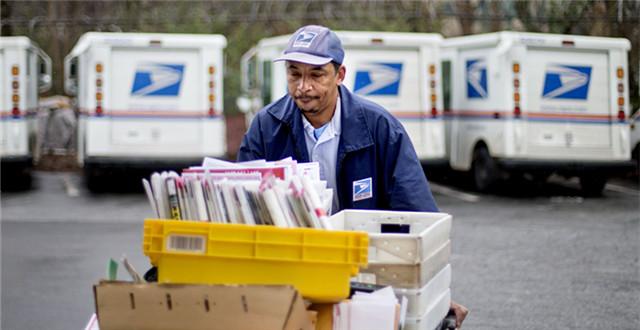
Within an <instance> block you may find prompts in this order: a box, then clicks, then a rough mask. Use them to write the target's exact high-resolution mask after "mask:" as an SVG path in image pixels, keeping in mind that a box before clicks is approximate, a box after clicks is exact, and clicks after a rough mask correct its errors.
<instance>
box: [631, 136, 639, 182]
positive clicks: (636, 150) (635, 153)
mask: <svg viewBox="0 0 640 330" xmlns="http://www.w3.org/2000/svg"><path fill="white" fill-rule="evenodd" d="M631 159H633V160H634V161H635V163H636V164H635V165H636V168H635V171H634V173H633V175H634V176H640V143H639V144H637V145H636V147H635V148H634V149H633V152H631Z"/></svg>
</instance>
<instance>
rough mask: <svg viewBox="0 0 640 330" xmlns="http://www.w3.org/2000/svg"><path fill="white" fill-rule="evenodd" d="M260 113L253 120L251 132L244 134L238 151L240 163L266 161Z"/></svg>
mask: <svg viewBox="0 0 640 330" xmlns="http://www.w3.org/2000/svg"><path fill="white" fill-rule="evenodd" d="M260 121H261V119H260V113H259V114H258V115H257V116H256V117H255V118H253V120H252V121H251V126H250V127H249V130H248V131H247V132H246V133H245V134H244V137H243V138H242V143H241V144H240V149H239V150H238V156H237V160H238V161H239V162H243V161H248V160H255V159H265V150H264V143H263V139H262V132H261V129H260V128H261V124H260Z"/></svg>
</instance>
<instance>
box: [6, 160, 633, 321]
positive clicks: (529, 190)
mask: <svg viewBox="0 0 640 330" xmlns="http://www.w3.org/2000/svg"><path fill="white" fill-rule="evenodd" d="M432 179H433V178H432ZM436 179H437V178H436ZM461 182H462V183H461ZM463 182H464V180H462V179H460V178H455V177H454V178H449V179H446V180H431V183H432V190H433V192H434V196H435V198H436V201H437V202H438V204H439V207H440V208H441V210H442V211H443V212H447V213H450V214H452V215H453V218H454V225H453V229H452V243H453V248H452V249H453V253H452V257H451V264H452V267H453V283H452V291H453V299H454V300H455V301H457V302H459V303H462V304H464V305H465V306H467V307H468V308H469V309H470V310H471V313H470V314H469V316H468V318H467V320H466V322H465V324H464V328H465V329H638V328H640V310H639V309H638V306H640V260H639V257H640V212H639V211H640V209H639V202H640V191H639V186H638V180H637V178H618V179H614V180H612V181H611V182H610V183H609V184H608V185H607V186H606V188H605V192H604V195H603V196H602V197H597V198H584V197H581V196H580V191H579V185H578V182H577V181H573V180H565V179H564V178H560V177H552V178H551V180H550V182H549V183H547V184H544V185H540V184H533V183H529V182H524V181H521V182H510V183H507V184H505V185H504V186H503V187H501V188H500V189H499V190H498V191H497V192H495V193H493V194H477V193H475V192H474V191H472V190H470V189H468V188H467V187H466V185H465V184H464V183H463ZM132 187H133V188H132V189H128V190H129V191H127V189H123V191H124V192H119V193H100V194H95V193H90V192H89V191H87V190H86V189H85V188H84V186H83V183H82V177H81V175H80V174H79V173H75V172H36V173H35V177H34V187H33V188H32V189H31V190H28V191H23V192H5V193H2V199H1V203H2V204H1V207H2V213H1V214H2V228H1V229H2V315H1V318H2V329H5V330H12V329H80V328H82V327H83V326H84V324H85V323H86V321H87V320H88V318H89V316H90V314H91V313H92V312H93V309H94V305H93V296H92V295H93V292H92V285H93V284H94V283H96V282H97V281H98V280H100V279H101V278H104V276H105V272H106V266H107V262H108V260H109V258H115V259H119V258H120V257H121V256H122V255H123V254H126V256H127V257H128V258H129V259H130V260H131V261H132V263H133V264H134V266H135V267H136V268H138V270H139V271H141V272H143V271H144V270H146V269H147V268H148V267H149V264H148V261H147V259H146V257H145V256H144V255H142V251H141V250H142V249H141V238H142V220H143V219H144V218H145V217H148V216H150V215H151V210H150V207H149V206H148V205H147V200H146V197H145V196H144V195H143V194H142V193H141V192H140V189H137V188H138V183H137V182H134V183H132ZM120 277H121V278H122V279H126V276H125V275H124V272H122V271H120Z"/></svg>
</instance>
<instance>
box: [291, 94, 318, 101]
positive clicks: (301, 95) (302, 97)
mask: <svg viewBox="0 0 640 330" xmlns="http://www.w3.org/2000/svg"><path fill="white" fill-rule="evenodd" d="M293 98H294V99H296V100H298V99H319V98H320V96H313V95H308V94H299V95H294V97H293Z"/></svg>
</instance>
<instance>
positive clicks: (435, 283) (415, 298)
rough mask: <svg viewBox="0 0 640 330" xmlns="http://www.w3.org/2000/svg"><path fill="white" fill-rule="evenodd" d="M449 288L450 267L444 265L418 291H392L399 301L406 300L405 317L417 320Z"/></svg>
mask: <svg viewBox="0 0 640 330" xmlns="http://www.w3.org/2000/svg"><path fill="white" fill-rule="evenodd" d="M450 286H451V265H446V266H445V267H444V268H443V269H442V270H440V271H439V272H438V274H436V275H435V276H434V277H433V278H432V279H431V281H429V282H428V283H427V284H425V285H424V286H423V287H422V288H420V289H394V290H393V291H394V292H395V293H396V296H398V298H399V299H400V298H401V297H406V298H407V302H408V305H407V317H415V318H417V317H419V316H421V315H423V314H424V313H425V312H426V311H427V309H428V308H429V306H432V305H433V304H435V303H436V302H437V300H438V299H439V298H440V296H442V294H443V293H445V292H446V291H447V290H449V287H450Z"/></svg>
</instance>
